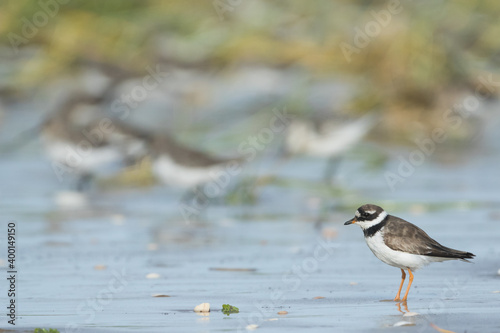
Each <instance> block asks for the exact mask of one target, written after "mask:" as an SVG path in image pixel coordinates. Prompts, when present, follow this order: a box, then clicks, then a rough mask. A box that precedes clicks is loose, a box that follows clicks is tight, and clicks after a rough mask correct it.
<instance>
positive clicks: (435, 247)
mask: <svg viewBox="0 0 500 333" xmlns="http://www.w3.org/2000/svg"><path fill="white" fill-rule="evenodd" d="M349 224H357V225H359V226H360V227H361V229H363V233H364V235H365V241H366V244H367V245H368V247H369V248H370V250H372V252H373V254H375V256H376V257H377V258H379V259H380V260H382V261H383V262H385V263H386V264H388V265H391V266H394V267H398V268H399V269H401V285H400V286H399V290H398V293H397V295H396V297H395V298H394V301H401V299H400V294H401V289H402V288H403V283H404V281H405V278H406V274H405V270H407V271H408V273H409V274H410V282H409V283H408V287H407V288H406V293H405V295H404V296H403V299H402V301H403V302H405V301H406V300H407V299H408V292H409V291H410V287H411V284H412V282H413V273H412V271H415V270H417V269H419V268H421V267H423V266H426V265H428V264H430V263H433V262H441V261H445V260H453V259H461V260H464V261H468V260H467V259H472V258H473V257H474V254H472V253H470V252H464V251H458V250H454V249H451V248H449V247H446V246H443V245H441V244H439V243H438V242H437V241H435V240H434V239H432V238H431V237H429V235H427V233H425V231H423V230H422V229H420V228H419V227H417V226H416V225H414V224H411V223H410V222H408V221H405V220H403V219H400V218H399V217H396V216H392V215H388V214H387V213H386V212H385V211H384V210H383V209H382V208H381V207H379V206H376V205H372V204H367V205H363V206H361V207H359V208H358V210H357V211H356V214H355V216H354V218H352V219H350V220H349V221H347V222H345V223H344V225H349Z"/></svg>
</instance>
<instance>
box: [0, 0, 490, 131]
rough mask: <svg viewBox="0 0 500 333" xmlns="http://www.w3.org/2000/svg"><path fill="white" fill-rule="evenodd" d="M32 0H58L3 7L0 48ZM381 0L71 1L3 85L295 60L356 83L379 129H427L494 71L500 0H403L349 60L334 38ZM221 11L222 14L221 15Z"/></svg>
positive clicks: (28, 46) (349, 33)
mask: <svg viewBox="0 0 500 333" xmlns="http://www.w3.org/2000/svg"><path fill="white" fill-rule="evenodd" d="M41 3H46V4H48V3H57V2H56V0H52V1H49V0H42V1H40V2H39V1H32V0H16V1H13V0H11V1H4V2H2V3H0V35H1V38H0V42H1V43H3V44H4V45H5V46H6V48H5V49H3V50H2V52H3V53H5V52H11V53H12V52H13V51H14V50H13V48H12V47H11V42H12V38H13V34H17V35H18V36H23V29H25V25H26V20H28V21H30V22H32V23H33V21H34V17H35V16H36V15H37V13H38V12H40V11H42V10H43V9H42V6H41ZM389 3H390V1H367V0H357V1H347V0H338V1H335V2H332V1H329V0H318V1H314V2H306V1H300V0H287V1H285V0H280V1H263V0H251V1H247V0H241V1H239V2H238V1H228V0H217V1H193V0H169V1H163V0H143V1H123V0H107V1H97V0H88V1H68V3H67V4H60V5H57V13H56V14H55V15H54V16H53V17H50V18H49V19H48V22H47V23H46V25H43V26H40V27H39V28H37V32H36V34H34V36H32V37H30V38H27V40H28V42H26V43H23V44H22V45H20V47H19V49H20V51H21V53H23V54H27V56H26V57H27V58H28V59H27V60H26V61H25V62H23V63H21V64H19V65H18V67H17V69H16V71H15V72H13V74H12V77H9V78H8V80H7V82H8V83H7V84H8V85H10V87H9V88H11V89H12V88H15V89H20V90H23V89H33V88H35V87H37V86H39V85H41V84H42V83H46V82H47V81H48V80H52V79H56V78H58V77H60V76H61V75H65V74H67V73H70V72H72V71H75V70H78V69H80V68H81V67H82V64H85V63H86V62H97V63H104V64H111V65H113V66H116V67H117V68H122V69H124V70H127V71H130V72H137V73H140V72H143V71H144V68H145V67H146V66H147V65H150V64H152V63H158V62H163V63H167V64H172V65H177V66H190V67H196V68H226V69H227V68H229V69H231V68H235V67H237V66H238V65H239V64H245V63H252V64H254V63H258V64H265V65H268V66H272V67H277V68H286V67H290V66H295V67H300V68H304V69H305V70H307V71H309V72H310V73H312V74H313V75H315V76H316V77H319V78H322V77H334V78H341V79H342V80H345V81H346V82H349V83H354V85H355V86H356V87H357V88H358V89H357V94H356V97H355V98H353V100H352V101H351V103H349V106H348V109H349V111H351V112H356V113H364V112H367V111H370V110H373V109H380V110H382V111H383V115H384V120H385V122H384V123H385V124H386V128H388V129H392V130H395V132H396V133H398V131H399V130H402V129H401V126H400V125H401V123H404V122H405V121H406V122H407V121H418V122H420V123H423V124H424V125H425V124H433V126H435V125H436V124H439V123H440V122H442V119H440V118H441V114H440V113H435V112H434V113H433V111H435V110H442V109H446V108H449V107H450V106H451V105H453V103H455V102H456V99H457V97H459V96H460V95H461V94H462V93H463V92H464V91H474V89H476V88H477V87H478V85H480V80H479V79H478V78H479V77H480V75H484V74H485V73H492V74H493V75H494V77H495V78H496V77H497V73H496V71H497V70H496V68H497V67H498V66H497V65H498V62H499V61H500V56H499V55H500V53H499V46H500V40H499V38H498V36H499V35H500V20H499V19H498V17H499V15H500V2H498V1H495V0H484V1H466V0H460V1H446V2H444V1H440V2H436V1H431V0H426V1H401V3H400V7H401V11H400V12H399V13H397V14H393V15H391V18H390V21H389V24H387V25H386V26H385V27H382V28H381V29H380V33H379V34H376V36H374V37H371V38H370V41H369V43H368V44H367V45H366V46H365V47H363V48H360V49H359V53H353V54H352V56H351V59H350V60H351V61H350V62H349V61H347V59H346V57H345V56H344V53H343V52H342V50H341V47H340V45H341V44H342V43H348V44H350V45H352V46H355V43H354V38H355V36H356V28H359V29H361V30H362V31H364V30H365V29H366V27H367V26H366V25H367V23H368V22H370V21H373V20H374V16H373V15H374V14H373V13H374V12H378V13H379V12H380V11H382V10H385V11H386V10H387V8H388V6H389ZM214 4H219V6H216V5H214ZM221 4H222V5H221ZM220 6H222V7H220ZM221 8H222V9H226V11H225V12H223V13H221V11H222V9H221ZM23 18H25V19H23ZM480 88H481V87H480ZM480 92H483V93H484V92H485V91H484V87H482V88H481V89H480ZM485 93H488V92H487V91H486V92H485Z"/></svg>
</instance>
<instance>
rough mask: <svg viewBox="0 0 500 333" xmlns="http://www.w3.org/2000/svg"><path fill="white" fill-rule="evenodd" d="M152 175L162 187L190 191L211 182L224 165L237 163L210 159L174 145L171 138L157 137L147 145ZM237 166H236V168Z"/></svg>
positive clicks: (237, 161) (194, 151)
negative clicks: (149, 148) (149, 145)
mask: <svg viewBox="0 0 500 333" xmlns="http://www.w3.org/2000/svg"><path fill="white" fill-rule="evenodd" d="M151 154H152V158H153V173H154V174H155V175H156V176H157V177H158V178H159V180H160V181H161V182H162V183H164V184H165V185H170V186H176V187H180V188H185V189H192V188H195V187H198V186H200V185H203V184H204V183H207V182H209V181H215V180H216V179H217V177H218V176H219V175H220V173H221V172H224V169H225V168H226V166H229V163H231V166H232V167H236V165H235V164H234V163H239V162H240V159H238V158H220V157H214V156H211V155H209V154H207V153H205V152H202V151H200V150H196V149H193V148H191V147H188V146H185V145H182V144H180V143H179V142H177V141H176V140H175V139H174V138H173V137H172V136H170V135H167V134H161V135H158V136H156V137H154V138H153V140H152V144H151ZM238 166H239V165H238Z"/></svg>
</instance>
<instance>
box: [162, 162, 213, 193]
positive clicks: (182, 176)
mask: <svg viewBox="0 0 500 333" xmlns="http://www.w3.org/2000/svg"><path fill="white" fill-rule="evenodd" d="M220 170H223V165H214V166H211V167H187V166H183V165H179V164H177V163H175V162H174V161H172V159H171V158H169V157H168V156H166V155H163V156H161V157H159V158H157V159H156V160H155V161H154V162H153V172H154V174H155V175H156V176H157V177H158V178H159V179H160V180H161V181H162V182H163V183H164V184H165V185H171V186H179V187H194V186H196V185H200V184H203V183H206V182H209V181H211V180H212V179H214V178H215V177H216V174H217V172H218V171H220Z"/></svg>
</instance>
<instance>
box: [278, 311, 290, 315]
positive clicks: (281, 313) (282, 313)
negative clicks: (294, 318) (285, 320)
mask: <svg viewBox="0 0 500 333" xmlns="http://www.w3.org/2000/svg"><path fill="white" fill-rule="evenodd" d="M278 314H279V315H280V316H284V315H287V314H288V311H280V312H278Z"/></svg>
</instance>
